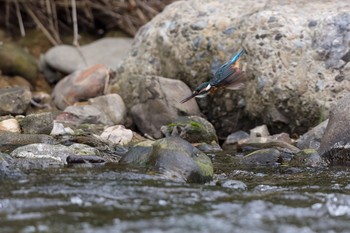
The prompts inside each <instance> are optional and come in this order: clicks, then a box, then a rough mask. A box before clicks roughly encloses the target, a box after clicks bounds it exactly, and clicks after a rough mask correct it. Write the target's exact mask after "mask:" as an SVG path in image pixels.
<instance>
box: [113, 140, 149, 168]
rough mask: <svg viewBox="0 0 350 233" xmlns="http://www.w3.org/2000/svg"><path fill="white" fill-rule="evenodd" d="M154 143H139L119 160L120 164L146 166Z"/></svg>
mask: <svg viewBox="0 0 350 233" xmlns="http://www.w3.org/2000/svg"><path fill="white" fill-rule="evenodd" d="M153 143H154V141H146V142H141V143H138V144H136V145H134V146H133V147H131V148H130V149H129V151H128V152H127V153H126V154H125V155H124V156H122V158H121V159H120V160H119V163H120V164H131V165H134V166H147V164H148V161H149V158H150V156H151V154H152V152H153V147H152V145H153Z"/></svg>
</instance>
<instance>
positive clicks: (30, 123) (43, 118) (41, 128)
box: [18, 112, 53, 134]
mask: <svg viewBox="0 0 350 233" xmlns="http://www.w3.org/2000/svg"><path fill="white" fill-rule="evenodd" d="M18 119H19V124H20V126H21V128H22V130H23V133H25V134H50V133H51V131H52V129H53V116H52V113H51V112H44V113H38V114H30V115H27V116H25V117H24V118H18Z"/></svg>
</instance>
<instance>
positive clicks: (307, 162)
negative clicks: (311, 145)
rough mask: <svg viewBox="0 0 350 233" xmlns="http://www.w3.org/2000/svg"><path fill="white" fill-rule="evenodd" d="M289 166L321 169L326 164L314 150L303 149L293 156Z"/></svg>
mask: <svg viewBox="0 0 350 233" xmlns="http://www.w3.org/2000/svg"><path fill="white" fill-rule="evenodd" d="M289 165H290V166H295V167H322V166H325V165H326V162H325V160H324V159H323V158H322V157H321V156H320V155H319V153H318V152H317V151H316V150H315V149H304V150H302V151H300V152H299V153H296V154H295V155H294V156H293V158H292V160H291V161H290V162H289Z"/></svg>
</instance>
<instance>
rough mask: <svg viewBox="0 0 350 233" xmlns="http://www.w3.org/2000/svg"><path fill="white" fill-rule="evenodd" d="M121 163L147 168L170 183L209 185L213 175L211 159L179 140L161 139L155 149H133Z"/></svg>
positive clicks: (175, 138) (147, 146) (151, 146)
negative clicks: (174, 181)
mask: <svg viewBox="0 0 350 233" xmlns="http://www.w3.org/2000/svg"><path fill="white" fill-rule="evenodd" d="M120 163H123V164H134V165H139V166H140V165H141V166H146V167H148V168H150V169H152V170H156V171H158V172H160V173H161V174H163V175H164V176H165V177H166V178H168V179H173V180H177V181H186V182H189V183H203V182H206V181H209V180H210V179H212V176H213V173H214V171H213V165H212V163H211V160H210V159H209V157H208V156H206V155H205V154H204V153H203V152H201V151H200V150H198V149H197V148H195V147H193V146H192V145H191V144H190V143H188V142H186V141H185V140H183V139H181V138H178V137H169V138H164V139H159V140H157V141H155V142H154V143H152V145H146V146H142V145H139V146H136V147H134V148H131V150H130V151H129V152H128V153H127V154H126V155H124V156H123V157H122V159H121V160H120Z"/></svg>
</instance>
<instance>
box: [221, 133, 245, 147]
mask: <svg viewBox="0 0 350 233" xmlns="http://www.w3.org/2000/svg"><path fill="white" fill-rule="evenodd" d="M247 138H249V134H248V133H247V132H244V131H242V130H239V131H236V132H234V133H231V134H230V135H228V136H227V138H226V140H225V142H224V144H223V145H222V148H223V149H224V150H236V149H237V144H238V142H239V141H240V140H242V139H247Z"/></svg>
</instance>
